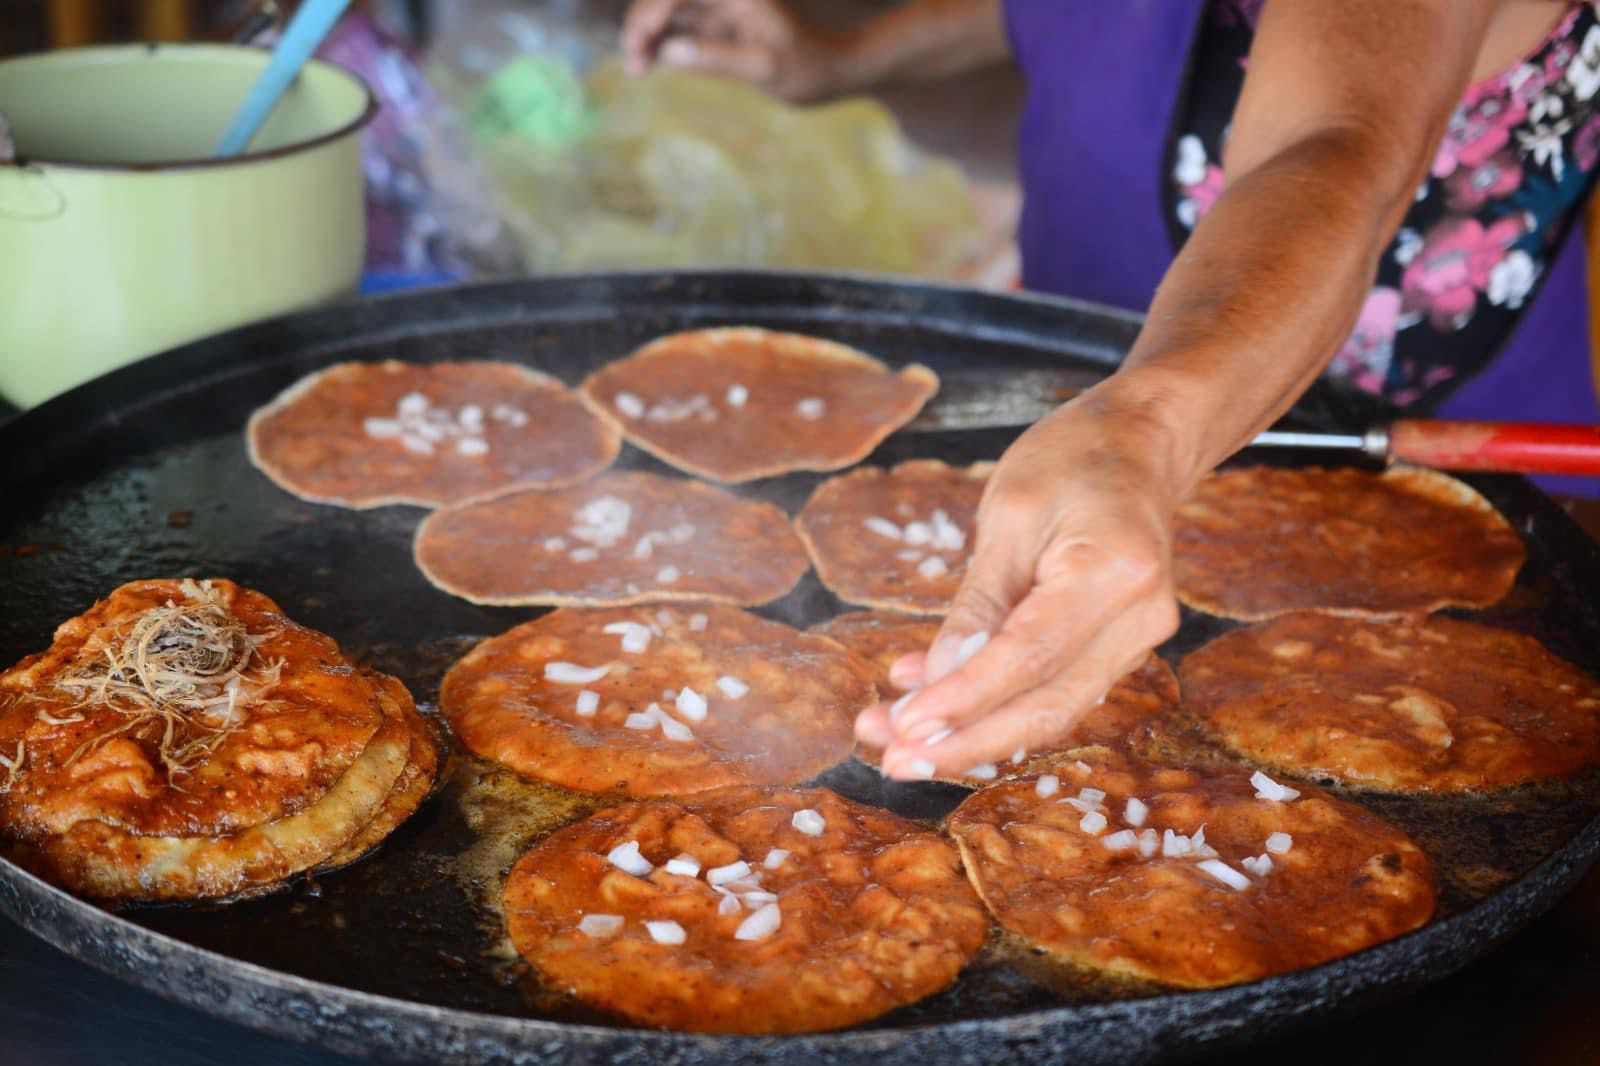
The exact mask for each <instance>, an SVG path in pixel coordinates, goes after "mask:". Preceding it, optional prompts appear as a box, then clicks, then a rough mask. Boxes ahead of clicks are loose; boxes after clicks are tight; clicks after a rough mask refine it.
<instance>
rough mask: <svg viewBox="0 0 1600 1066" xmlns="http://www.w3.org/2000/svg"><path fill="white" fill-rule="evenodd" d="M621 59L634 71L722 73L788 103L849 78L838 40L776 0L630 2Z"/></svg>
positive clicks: (826, 91)
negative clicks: (664, 69)
mask: <svg viewBox="0 0 1600 1066" xmlns="http://www.w3.org/2000/svg"><path fill="white" fill-rule="evenodd" d="M622 54H623V60H624V62H625V63H626V64H627V68H628V71H629V73H632V74H642V73H644V72H645V71H646V70H648V69H649V68H650V67H651V66H653V65H657V64H659V65H661V66H666V67H677V68H679V69H682V70H693V71H699V72H701V73H704V74H721V75H725V76H728V77H733V78H738V79H740V80H741V81H746V82H749V83H750V84H752V85H754V86H756V87H758V88H760V89H764V90H766V91H767V92H769V93H772V94H773V95H775V96H778V97H781V98H783V99H785V100H792V101H806V100H816V99H820V98H822V97H825V96H830V95H833V94H834V93H837V92H839V91H841V90H842V89H844V88H845V87H846V85H847V80H848V79H847V78H846V77H845V74H846V67H847V65H848V62H847V61H848V58H849V56H848V49H847V48H846V47H845V43H844V39H843V38H842V37H839V36H837V35H833V34H828V33H826V32H824V31H823V30H821V29H819V28H817V27H815V26H812V25H810V24H809V23H806V22H804V21H802V20H801V19H800V18H798V17H797V16H796V15H795V14H794V13H793V12H792V11H790V10H789V8H788V7H786V6H785V5H784V4H783V3H782V2H780V0H635V3H634V4H633V6H632V7H630V8H629V9H628V13H627V15H626V16H625V17H624V19H623V24H622Z"/></svg>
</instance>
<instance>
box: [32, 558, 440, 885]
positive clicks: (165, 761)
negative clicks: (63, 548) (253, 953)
mask: <svg viewBox="0 0 1600 1066" xmlns="http://www.w3.org/2000/svg"><path fill="white" fill-rule="evenodd" d="M174 609H178V610H180V611H190V612H194V613H192V614H190V615H189V616H188V617H189V618H190V619H191V621H190V622H182V623H177V622H173V623H161V624H162V626H163V628H160V629H159V630H155V631H147V630H144V629H141V628H139V627H140V626H142V625H145V624H147V623H149V622H150V620H152V619H160V618H162V617H173V616H172V612H173V611H174ZM196 617H204V618H206V619H210V620H212V621H208V622H206V625H211V624H213V622H214V621H216V620H219V619H223V618H227V619H231V620H232V621H233V622H234V623H237V624H238V625H240V626H242V630H241V631H240V632H239V636H238V643H235V644H234V645H233V647H235V648H236V649H237V648H241V647H244V646H245V645H248V646H249V647H250V649H251V650H250V653H249V657H248V658H245V659H242V660H235V661H242V662H244V663H245V664H246V667H245V669H244V670H243V673H242V674H240V673H233V674H227V675H225V676H227V677H235V678H237V679H238V680H239V681H240V682H242V684H241V685H240V686H239V687H238V688H237V689H236V690H235V691H234V695H233V696H232V697H230V696H229V695H228V691H229V689H228V688H227V687H226V685H225V683H224V682H223V681H222V680H220V679H219V680H216V681H207V680H205V678H206V677H211V678H220V677H221V676H224V675H219V674H218V673H217V672H216V670H211V671H210V672H209V673H207V672H205V671H206V668H205V667H204V665H203V664H204V663H205V662H206V661H207V660H206V659H205V658H204V657H203V655H202V654H201V653H200V652H192V653H185V654H186V655H187V656H188V657H186V658H183V659H180V660H177V661H178V662H180V663H188V664H191V665H190V666H186V667H184V670H185V671H188V674H187V676H190V677H191V678H192V679H191V680H190V681H188V682H186V683H187V684H189V685H191V686H192V687H191V688H190V689H189V691H190V692H192V693H194V695H195V698H198V699H204V700H207V701H212V700H215V701H218V702H216V703H214V704H210V703H208V706H214V707H215V708H216V712H215V713H217V714H226V715H231V716H232V720H231V722H228V721H226V720H223V722H222V724H220V725H217V726H216V727H215V728H212V726H211V725H208V724H207V723H216V722H218V719H216V718H215V717H214V715H213V712H211V711H202V710H197V709H194V708H193V707H192V706H191V705H189V704H176V703H173V702H170V701H169V698H168V697H167V696H166V695H161V693H165V692H166V691H167V690H166V689H160V690H157V692H158V695H159V696H160V698H159V699H155V698H152V700H151V702H149V703H148V704H142V703H140V702H139V699H140V697H136V696H135V695H130V694H129V692H130V689H135V688H137V686H136V685H133V684H132V682H131V680H130V679H132V678H137V677H139V676H141V675H140V674H139V670H144V671H146V673H147V675H149V676H157V677H160V676H164V675H163V673H162V670H163V668H162V667H160V666H159V665H151V664H148V663H147V664H146V665H145V666H143V667H128V668H126V669H124V668H123V667H118V671H119V673H118V675H117V677H116V678H101V680H100V681H98V682H97V683H96V687H94V688H92V689H90V690H87V691H86V690H83V689H81V688H75V687H74V686H75V685H76V684H77V681H76V680H75V679H76V678H81V677H82V676H83V675H82V671H83V670H84V669H86V668H96V669H97V668H99V664H102V663H109V662H113V661H115V662H130V661H133V660H129V659H127V658H125V657H124V656H125V649H127V648H130V647H145V648H150V647H168V648H171V647H174V646H178V647H183V646H184V642H185V641H186V640H188V639H189V638H188V637H186V636H185V634H186V633H196V632H200V630H199V629H197V628H194V627H196V626H198V623H195V622H193V621H192V619H193V618H196ZM185 627H190V628H185ZM217 631H218V632H221V630H217ZM147 632H148V633H150V634H151V635H149V636H148V637H147V638H145V639H141V638H140V634H141V633H147ZM196 639H199V640H201V641H202V642H203V643H201V644H195V645H193V646H192V647H193V648H200V647H208V648H211V649H217V648H219V647H221V645H219V644H218V643H217V639H218V638H216V637H214V636H213V637H201V638H196ZM194 671H201V672H199V673H195V672H194ZM231 683H232V682H228V684H231ZM119 685H120V686H123V687H118V686H119ZM142 691H144V692H146V693H148V692H150V691H152V690H150V689H144V690H142ZM146 706H148V707H161V706H165V707H168V708H169V710H171V713H172V714H173V715H174V716H175V717H173V718H172V719H170V720H168V719H163V718H161V717H159V716H154V717H142V716H140V713H139V710H138V709H139V708H140V707H146ZM173 708H176V709H173ZM230 708H231V709H230ZM169 729H171V730H172V732H171V733H170V734H169V733H168V730H169ZM208 738H209V739H208ZM436 743H437V742H436V740H435V738H434V736H433V735H432V732H431V730H429V729H428V728H427V727H426V724H425V723H424V722H423V720H422V718H421V716H420V715H419V714H418V713H417V711H416V708H415V706H414V704H413V703H412V700H411V696H410V694H409V693H408V692H407V691H406V690H405V687H404V686H403V685H401V684H400V683H399V682H398V681H396V680H395V679H393V678H390V677H386V676H384V675H381V674H376V673H371V672H364V671H361V670H358V669H357V668H356V667H354V666H353V665H352V664H351V663H350V662H349V661H348V660H347V659H345V658H344V657H343V656H342V655H341V654H340V652H339V649H338V646H337V645H336V644H334V642H333V641H331V640H329V639H328V638H327V637H325V636H322V635H321V634H318V633H315V632H313V631H311V630H308V629H305V628H304V627H301V626H298V625H296V624H295V623H294V622H292V621H290V620H289V619H287V618H285V617H283V615H282V614H281V613H279V611H278V608H277V606H276V605H275V604H274V603H273V602H272V601H271V600H269V599H268V598H267V597H265V596H263V595H261V594H260V593H257V592H253V591H251V590H249V589H244V588H241V587H239V586H238V585H235V584H233V583H232V582H229V581H222V580H217V581H207V582H196V581H139V582H133V583H130V584H128V585H124V586H122V587H121V588H119V589H117V590H116V591H114V592H113V593H112V594H111V595H110V596H109V597H108V598H107V599H106V600H104V601H102V602H100V603H98V604H96V605H95V606H94V608H92V609H91V610H90V611H88V612H86V613H85V614H83V615H80V616H78V617H77V618H73V619H70V620H68V621H67V622H65V623H63V624H62V625H61V627H60V628H59V629H58V630H57V632H56V640H55V642H54V644H52V646H51V647H50V648H49V649H48V650H47V651H45V652H43V653H41V654H38V655H34V656H30V657H28V658H27V659H24V660H23V661H22V662H21V663H19V664H18V665H17V666H15V667H13V668H12V669H11V670H8V671H6V672H5V673H4V674H0V753H4V754H5V756H6V760H7V763H8V765H7V767H6V768H5V769H4V770H3V771H0V835H4V836H5V837H7V838H9V839H11V840H13V841H16V842H18V843H19V845H20V850H19V853H18V854H19V857H20V858H21V859H22V860H23V861H24V862H26V863H27V864H28V865H30V866H31V867H33V868H34V869H36V870H38V871H39V872H40V873H42V874H44V875H45V876H47V877H50V878H51V879H53V880H56V881H58V882H60V883H61V884H63V885H65V886H66V887H67V888H69V889H71V890H72V891H74V892H77V893H80V894H82V895H86V896H91V897H94V898H99V899H116V900H186V899H198V898H206V899H214V898H222V897H232V896H237V895H239V894H241V893H246V892H252V891H259V890H262V889H266V888H269V887H271V886H273V885H275V884H277V883H279V882H281V881H283V880H285V879H286V878H289V877H291V876H293V875H294V874H297V873H299V872H301V871H303V870H306V869H308V868H311V867H314V866H318V865H337V864H340V863H343V862H348V861H351V860H353V859H355V858H358V857H359V856H360V854H361V853H363V852H365V851H366V850H368V849H369V848H371V847H373V846H374V845H376V844H377V843H379V842H380V841H381V840H382V839H383V837H385V836H386V835H388V833H389V832H391V831H392V830H393V829H394V828H395V827H396V826H397V825H399V823H400V822H402V821H403V820H404V819H405V818H407V817H409V816H410V815H411V814H412V813H413V812H414V811H415V810H416V808H417V805H418V804H419V803H421V801H422V800H423V798H425V797H426V795H427V793H428V791H429V788H430V787H431V785H432V781H433V776H434V773H435V771H436V768H437V753H436ZM195 745H198V746H195ZM181 752H191V753H194V754H192V755H188V754H185V755H182V757H181V758H174V757H173V753H181Z"/></svg>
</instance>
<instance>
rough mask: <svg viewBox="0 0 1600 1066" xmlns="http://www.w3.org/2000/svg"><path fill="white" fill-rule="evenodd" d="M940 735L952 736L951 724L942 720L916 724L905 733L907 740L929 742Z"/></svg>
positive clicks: (936, 719) (937, 719)
mask: <svg viewBox="0 0 1600 1066" xmlns="http://www.w3.org/2000/svg"><path fill="white" fill-rule="evenodd" d="M939 733H943V734H945V736H949V735H950V723H949V722H946V721H944V720H943V719H940V718H935V719H933V720H932V721H928V722H915V723H913V724H912V725H911V726H910V727H909V728H907V729H906V731H905V738H904V739H906V740H912V741H915V740H920V741H923V742H925V743H926V742H928V741H930V740H932V739H933V737H934V736H936V735H937V734H939Z"/></svg>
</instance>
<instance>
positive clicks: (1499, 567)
mask: <svg viewBox="0 0 1600 1066" xmlns="http://www.w3.org/2000/svg"><path fill="white" fill-rule="evenodd" d="M1524 557H1525V552H1524V550H1523V547H1522V541H1521V539H1520V538H1519V537H1518V536H1517V534H1516V531H1515V530H1513V529H1512V528H1511V526H1510V524H1509V523H1507V522H1506V520H1505V519H1504V518H1502V517H1501V516H1500V514H1499V512H1497V511H1496V510H1495V509H1494V508H1493V507H1492V506H1491V505H1490V504H1489V502H1488V501H1487V500H1485V499H1484V498H1483V497H1482V496H1480V495H1478V494H1477V493H1476V492H1474V491H1473V490H1472V489H1471V488H1470V487H1468V486H1467V485H1465V484H1463V483H1462V482H1460V481H1457V480H1455V479H1454V478H1451V477H1447V476H1445V475H1444V474H1440V473H1436V472H1434V471H1431V470H1418V469H1415V468H1412V467H1403V466H1397V467H1391V468H1390V469H1388V470H1385V471H1384V472H1383V473H1381V474H1372V473H1368V472H1366V471H1362V470H1351V469H1340V470H1324V469H1321V468H1318V467H1308V468H1304V469H1297V470H1281V469H1277V468H1275V467H1267V466H1255V467H1241V468H1239V469H1235V470H1224V471H1221V472H1219V473H1217V474H1214V475H1212V476H1211V477H1209V478H1207V479H1206V480H1204V481H1202V482H1201V483H1200V485H1199V487H1198V488H1196V489H1195V491H1194V493H1193V494H1192V495H1191V496H1190V497H1189V499H1188V500H1187V501H1186V502H1185V503H1184V504H1183V505H1182V506H1181V507H1179V508H1178V522H1177V530H1176V536H1175V539H1174V542H1173V573H1174V577H1175V580H1176V582H1177V591H1178V599H1179V600H1181V601H1182V602H1184V603H1186V604H1188V605H1189V606H1190V607H1193V608H1195V609H1197V610H1201V611H1205V612H1206V613H1208V614H1215V615H1221V616H1223V617H1226V618H1242V619H1245V620H1248V621H1256V620H1259V619H1262V618H1268V617H1271V616H1272V615H1275V614H1282V613H1283V612H1285V611H1295V610H1302V609H1311V610H1323V611H1329V612H1333V613H1342V614H1361V615H1394V614H1403V613H1407V612H1411V611H1432V610H1436V609H1438V608H1440V607H1449V606H1461V607H1473V606H1484V605H1487V604H1491V603H1494V602H1495V601H1496V600H1498V599H1500V598H1501V597H1502V596H1504V595H1505V594H1506V592H1507V591H1508V590H1509V589H1510V588H1511V584H1512V582H1513V581H1515V580H1516V576H1517V571H1518V570H1519V569H1521V567H1522V562H1523V559H1524Z"/></svg>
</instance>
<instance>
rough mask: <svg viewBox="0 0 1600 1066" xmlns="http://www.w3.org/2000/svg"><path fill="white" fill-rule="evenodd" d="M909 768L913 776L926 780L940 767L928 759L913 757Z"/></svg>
mask: <svg viewBox="0 0 1600 1066" xmlns="http://www.w3.org/2000/svg"><path fill="white" fill-rule="evenodd" d="M908 769H909V770H910V771H911V776H912V777H914V778H917V779H919V780H922V781H926V780H928V778H930V777H932V776H933V772H934V771H935V770H937V769H938V767H937V766H935V765H933V763H932V762H930V761H928V760H927V759H913V760H912V761H911V765H910V767H908Z"/></svg>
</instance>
